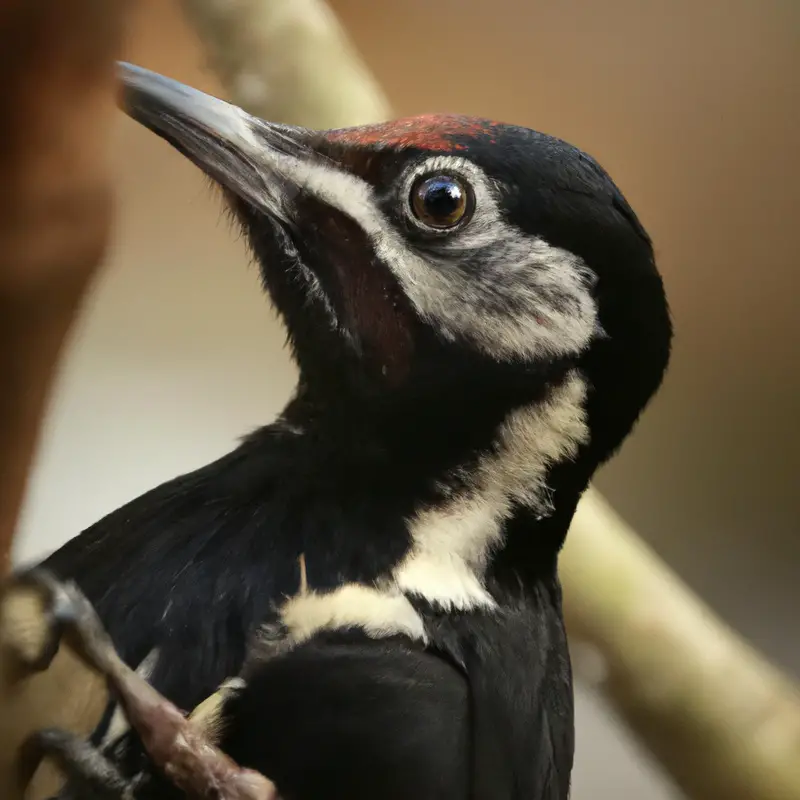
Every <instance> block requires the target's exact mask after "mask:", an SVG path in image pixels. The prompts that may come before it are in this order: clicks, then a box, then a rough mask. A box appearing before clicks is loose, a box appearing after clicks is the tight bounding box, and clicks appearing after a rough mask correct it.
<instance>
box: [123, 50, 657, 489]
mask: <svg viewBox="0 0 800 800" xmlns="http://www.w3.org/2000/svg"><path fill="white" fill-rule="evenodd" d="M121 77H122V81H123V84H124V96H125V99H124V105H125V108H126V111H127V112H128V113H129V114H130V115H131V116H132V117H133V118H134V119H136V120H138V121H139V122H141V123H142V124H144V125H145V126H147V127H148V128H150V129H151V130H153V131H155V132H156V133H157V134H159V135H160V136H161V137H163V138H164V139H166V140H167V141H169V142H170V143H171V144H172V145H173V146H174V147H176V148H177V149H178V150H179V151H181V152H182V153H183V154H185V155H186V156H187V157H188V158H189V159H190V160H191V161H193V162H194V163H195V164H196V165H197V166H199V167H200V168H201V169H202V170H203V171H204V172H205V173H206V174H207V175H208V176H210V177H211V178H212V179H213V181H214V182H216V183H217V184H218V185H219V186H220V187H222V189H223V191H224V193H225V195H226V197H227V199H228V201H229V204H230V206H231V208H232V209H233V211H234V214H235V216H236V218H237V219H238V221H239V222H240V223H241V225H242V227H243V229H244V232H245V234H246V238H247V240H248V242H249V244H250V247H251V249H252V252H253V254H254V256H255V259H256V260H257V262H258V264H259V266H260V269H261V271H262V275H263V280H264V284H265V286H266V288H267V290H268V292H269V294H270V296H271V298H272V300H273V302H274V304H275V306H276V307H277V309H278V311H279V312H280V313H281V315H282V316H283V318H284V319H285V323H286V327H287V330H288V336H289V340H290V342H291V345H292V347H293V350H294V354H295V357H296V360H297V363H298V366H299V369H300V386H299V390H298V399H297V402H296V405H297V408H298V409H299V408H301V407H302V408H303V409H305V411H304V413H306V414H308V415H311V416H314V415H316V416H317V417H319V416H325V415H326V414H331V415H332V418H334V419H335V420H336V421H337V424H340V425H343V426H344V427H345V428H347V425H348V422H349V421H352V422H353V424H357V423H360V422H362V421H363V420H366V419H369V420H372V421H373V422H374V421H375V420H380V423H375V424H380V425H383V427H384V428H385V429H386V430H387V431H391V432H392V433H391V435H392V436H394V437H395V438H396V439H397V440H398V442H407V441H411V440H415V435H416V434H418V433H419V432H420V431H424V432H425V434H426V435H427V436H428V437H432V438H436V437H437V436H439V435H440V433H441V431H446V432H447V434H448V435H450V434H453V433H455V434H459V435H460V434H463V437H464V441H465V442H471V443H473V444H476V443H478V444H479V443H480V434H479V432H480V431H481V430H482V429H484V428H485V430H487V431H488V430H494V429H496V427H497V425H498V424H499V423H500V422H501V421H502V419H504V418H506V416H507V415H508V413H509V411H510V410H511V409H513V408H516V407H519V406H522V405H525V404H530V403H535V402H536V401H537V399H538V400H540V401H541V402H545V400H546V397H547V392H548V387H552V386H554V385H558V384H559V383H560V382H562V381H564V380H565V378H566V376H568V375H572V374H576V371H577V373H578V374H580V375H581V376H582V377H583V379H584V380H585V388H586V392H585V395H582V396H581V399H580V402H581V404H582V405H583V406H584V407H585V410H586V414H587V419H588V428H589V431H590V436H589V438H588V440H587V441H584V442H582V443H581V447H582V448H583V451H584V453H585V454H586V457H585V458H584V459H583V462H582V463H583V464H584V465H585V468H584V469H582V470H578V473H576V477H575V481H576V485H578V484H581V483H585V481H586V480H588V478H589V475H590V474H591V472H592V471H593V469H594V468H595V467H596V465H597V464H598V463H600V462H601V461H602V460H604V459H605V458H607V457H608V456H609V455H610V454H611V452H612V451H613V450H614V449H615V448H616V447H617V446H618V445H619V444H620V443H621V441H622V440H623V439H624V438H625V436H626V435H627V433H628V432H629V430H630V429H631V427H632V425H633V424H634V422H635V420H636V419H637V417H638V415H639V413H640V412H641V410H642V408H643V407H644V406H645V404H646V403H647V401H648V400H649V399H650V397H651V396H652V394H653V393H654V392H655V391H656V389H657V388H658V386H659V384H660V382H661V380H662V375H663V372H664V370H665V368H666V365H667V361H668V355H669V347H670V338H671V325H670V319H669V313H668V308H667V303H666V300H665V296H664V290H663V286H662V281H661V278H660V276H659V274H658V271H657V269H656V266H655V263H654V257H653V250H652V246H651V242H650V239H649V237H648V235H647V234H646V232H645V231H644V229H643V227H642V225H641V224H640V222H639V220H638V219H637V217H636V215H635V214H634V212H633V211H632V210H631V208H630V207H629V205H628V203H627V202H626V201H625V199H624V198H623V196H622V194H621V193H620V191H619V190H618V189H617V187H616V186H615V185H614V183H613V182H612V181H611V179H610V178H609V177H608V175H607V174H606V173H605V172H604V171H603V169H602V168H601V167H600V166H599V165H598V164H597V163H596V162H595V161H594V160H593V159H592V158H591V157H589V156H588V155H586V154H585V153H583V152H581V151H580V150H578V149H577V148H575V147H573V146H571V145H569V144H567V143H565V142H563V141H561V140H559V139H556V138H553V137H551V136H547V135H544V134H541V133H537V132H535V131H532V130H529V129H527V128H523V127H518V126H514V125H506V124H501V123H499V122H495V121H491V120H482V119H474V118H465V117H460V116H422V117H414V118H410V119H401V120H396V121H393V122H387V123H381V124H375V125H367V126H361V127H354V128H348V129H342V130H329V131H313V130H308V129H303V128H298V127H293V126H287V125H281V124H274V123H270V122H267V121H264V120H262V119H259V118H257V117H254V116H252V115H250V114H248V113H246V112H245V111H243V110H242V109H241V108H238V107H236V106H234V105H231V104H229V103H226V102H224V101H223V100H220V99H217V98H214V97H212V96H209V95H207V94H205V93H202V92H200V91H197V90H195V89H192V88H190V87H187V86H185V85H183V84H180V83H178V82H176V81H173V80H171V79H168V78H166V77H163V76H160V75H157V74H155V73H152V72H149V71H147V70H144V69H141V68H139V67H135V66H131V65H122V66H121ZM573 399H574V398H573ZM331 409H335V411H331ZM297 413H298V414H300V411H298V412H297ZM476 431H477V432H478V433H476ZM387 435H390V434H387ZM475 436H478V438H477V439H476V438H474V437H475ZM471 437H473V438H471ZM486 441H487V442H488V439H487V440H486ZM578 460H580V459H578Z"/></svg>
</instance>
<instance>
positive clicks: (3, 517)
mask: <svg viewBox="0 0 800 800" xmlns="http://www.w3.org/2000/svg"><path fill="white" fill-rule="evenodd" d="M120 16H121V7H120V4H119V2H111V1H110V0H59V1H58V2H47V1H46V0H3V2H2V3H0V174H2V176H3V189H2V192H0V386H2V392H0V576H2V575H3V574H5V573H6V572H7V571H8V570H9V568H10V551H11V543H12V538H13V535H14V530H15V527H16V523H17V518H18V515H19V510H20V506H21V503H22V499H23V494H24V491H25V486H26V483H27V476H28V472H29V469H30V465H31V461H32V459H33V455H34V451H35V447H36V442H37V439H38V436H39V430H40V427H41V420H42V417H43V415H44V412H45V407H46V401H47V397H48V395H49V391H50V387H51V384H52V381H53V375H54V371H55V367H56V362H57V360H58V357H59V354H60V352H61V348H62V345H63V343H64V340H65V338H66V335H67V333H68V331H69V329H70V327H71V325H72V322H73V320H74V318H75V316H76V314H77V311H78V308H79V306H80V302H81V299H82V298H83V295H84V292H85V291H86V288H87V286H88V284H89V281H90V279H91V277H92V275H93V274H94V273H95V271H96V269H97V267H98V265H99V263H100V259H101V257H102V255H103V252H104V249H105V244H106V240H107V237H108V229H109V223H110V216H111V192H110V188H109V187H110V183H109V180H108V173H107V168H106V164H105V161H104V160H103V157H102V154H103V152H104V150H105V148H106V143H107V133H108V127H109V123H110V120H111V115H112V113H113V109H114V101H113V92H112V86H113V84H114V66H113V56H114V52H115V50H116V48H117V43H118V41H119V37H120Z"/></svg>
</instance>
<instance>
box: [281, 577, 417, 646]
mask: <svg viewBox="0 0 800 800" xmlns="http://www.w3.org/2000/svg"><path fill="white" fill-rule="evenodd" d="M280 618H281V622H283V624H284V625H285V626H286V628H287V629H288V631H289V636H290V637H291V639H292V641H294V642H296V643H300V642H303V641H305V640H307V639H309V638H311V637H312V636H313V635H314V634H315V633H317V632H318V631H321V630H337V629H343V628H350V627H357V628H361V629H363V630H364V631H365V632H366V633H367V634H368V635H369V636H373V637H375V638H381V637H383V636H391V635H393V634H398V633H399V634H405V635H406V636H408V637H410V638H411V639H420V640H423V641H424V640H425V627H424V625H423V623H422V618H421V617H420V615H419V614H418V613H417V612H416V610H415V609H414V607H413V606H412V605H411V603H410V602H409V600H408V598H407V597H406V596H405V595H403V594H401V593H400V592H397V591H394V592H393V591H391V590H382V589H379V588H376V587H371V586H363V585H361V584H356V583H348V584H345V585H344V586H340V587H339V588H338V589H334V590H333V591H331V592H326V593H324V594H318V593H317V592H313V591H306V592H304V593H300V594H297V595H295V596H294V597H291V598H290V599H289V600H287V601H286V602H285V603H284V604H283V606H282V607H281V609H280Z"/></svg>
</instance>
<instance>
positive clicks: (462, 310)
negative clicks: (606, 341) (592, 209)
mask: <svg viewBox="0 0 800 800" xmlns="http://www.w3.org/2000/svg"><path fill="white" fill-rule="evenodd" d="M261 157H262V159H264V158H266V160H267V161H268V163H269V167H268V169H269V170H270V171H274V173H277V174H279V175H283V176H285V178H287V179H288V181H289V182H290V183H292V184H294V185H296V186H297V187H298V191H307V192H309V193H311V194H313V195H314V196H315V197H317V198H318V199H319V200H321V201H322V202H324V203H326V204H328V205H330V206H332V207H334V208H336V209H338V210H339V211H341V212H342V213H344V214H347V215H348V216H349V217H350V218H351V219H353V220H354V221H355V222H357V223H358V224H359V226H360V227H361V228H362V229H363V230H364V232H365V233H366V234H367V236H368V237H369V239H370V241H371V243H372V246H373V247H374V249H375V252H376V254H377V255H378V257H379V258H380V259H381V260H382V261H383V262H384V263H385V264H386V265H387V266H388V268H389V269H391V270H392V272H393V274H394V276H395V277H396V279H397V280H398V282H399V283H400V285H401V287H402V288H403V291H404V292H405V294H406V295H407V296H408V298H409V299H410V301H411V303H412V304H413V306H414V307H415V309H416V310H417V313H419V315H420V316H421V317H422V318H423V319H424V320H426V321H427V322H428V323H430V324H431V325H432V326H434V327H435V328H436V329H437V330H438V331H439V332H440V334H441V335H442V336H443V337H445V338H446V339H450V340H467V341H469V342H471V343H472V344H473V345H474V346H476V347H477V348H479V349H480V350H481V351H482V352H484V353H486V354H487V355H489V356H492V357H494V358H496V359H498V360H513V359H519V358H521V359H526V360H532V359H539V358H554V357H556V358H557V357H561V356H569V355H576V354H578V353H580V352H581V351H583V350H584V349H585V348H586V346H587V345H588V344H589V342H590V341H591V340H592V339H593V338H594V337H596V336H598V335H601V334H602V331H601V329H600V326H599V323H598V317H597V306H596V303H595V301H594V298H593V296H592V292H591V289H592V284H593V281H594V278H595V276H594V275H593V274H592V272H591V271H590V270H589V269H588V267H587V266H586V265H585V264H584V263H583V262H582V261H581V259H580V258H578V257H577V256H576V255H574V254H573V253H570V252H569V251H567V250H564V249H562V248H558V247H553V246H552V245H549V244H548V243H547V242H545V241H544V240H542V239H540V238H538V237H535V236H530V235H527V234H525V233H523V232H522V231H521V230H519V229H518V228H516V227H514V226H512V225H509V224H508V223H507V222H506V221H505V220H504V219H503V217H502V214H501V213H500V209H499V207H498V204H497V200H496V192H495V190H494V188H493V187H492V186H491V184H490V182H489V181H488V179H487V178H486V176H485V175H484V174H483V173H482V172H481V171H480V170H478V169H477V168H476V167H475V166H474V165H472V164H471V163H470V162H468V161H466V160H465V159H462V158H458V157H454V156H437V157H434V158H432V159H429V160H428V161H426V162H424V164H422V165H418V166H417V167H416V168H415V169H414V170H413V171H412V172H411V173H410V174H409V175H408V176H407V177H406V179H405V183H404V185H406V186H407V187H409V190H410V185H411V183H412V182H413V180H414V178H415V177H416V176H417V175H419V174H422V173H423V172H428V171H436V170H453V171H457V172H458V173H459V174H462V175H465V176H466V177H467V178H468V179H469V180H470V182H471V183H472V185H473V189H474V191H475V195H476V213H475V216H474V218H473V219H472V220H471V221H470V222H469V223H468V224H467V225H466V226H465V227H464V229H463V230H461V231H458V232H456V233H454V234H453V235H452V236H451V237H449V238H443V239H442V241H441V244H440V246H439V249H440V251H441V252H442V253H443V254H446V258H445V257H444V255H442V256H435V255H433V256H430V255H426V256H423V255H421V254H419V253H417V252H415V251H414V250H412V249H411V248H410V247H409V246H408V245H407V244H406V242H405V240H404V239H403V237H402V236H401V235H400V233H399V232H398V231H396V230H395V228H394V227H393V226H392V224H391V223H390V222H389V221H388V220H387V219H386V217H385V216H384V215H383V213H382V212H381V210H380V208H379V207H378V204H377V200H376V198H375V193H374V192H373V190H372V188H371V187H370V185H369V184H368V183H367V182H366V181H364V180H362V179H361V178H358V177H357V176H355V175H353V174H351V173H349V172H346V171H344V170H342V169H340V168H338V167H337V166H336V165H335V164H334V163H333V162H328V161H323V160H322V159H319V160H301V159H298V158H296V157H295V156H292V155H287V154H285V153H282V152H278V151H271V150H264V148H263V146H262V151H261ZM265 182H267V181H265ZM262 202H265V204H266V205H267V206H269V207H270V208H271V207H272V205H273V203H274V201H273V200H272V199H269V198H267V197H265V198H264V200H263V201H262Z"/></svg>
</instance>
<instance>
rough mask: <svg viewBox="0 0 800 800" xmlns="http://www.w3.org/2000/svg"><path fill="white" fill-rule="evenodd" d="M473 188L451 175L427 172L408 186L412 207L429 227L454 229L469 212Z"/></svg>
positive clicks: (419, 218) (416, 215) (466, 217)
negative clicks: (426, 174) (427, 173)
mask: <svg viewBox="0 0 800 800" xmlns="http://www.w3.org/2000/svg"><path fill="white" fill-rule="evenodd" d="M472 205H473V200H472V190H471V188H470V187H469V185H468V184H467V183H465V182H464V181H462V180H461V179H460V178H456V177H454V176H452V175H428V176H422V177H421V178H419V179H418V180H417V181H416V182H415V183H414V185H413V187H412V188H411V210H412V211H413V212H414V216H415V217H416V218H417V219H418V220H419V221H420V222H421V223H422V224H423V225H427V226H428V227H429V228H437V229H439V230H443V229H446V228H454V227H455V226H456V225H458V224H459V223H463V222H464V221H465V220H466V219H468V218H469V216H470V215H471V214H472Z"/></svg>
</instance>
